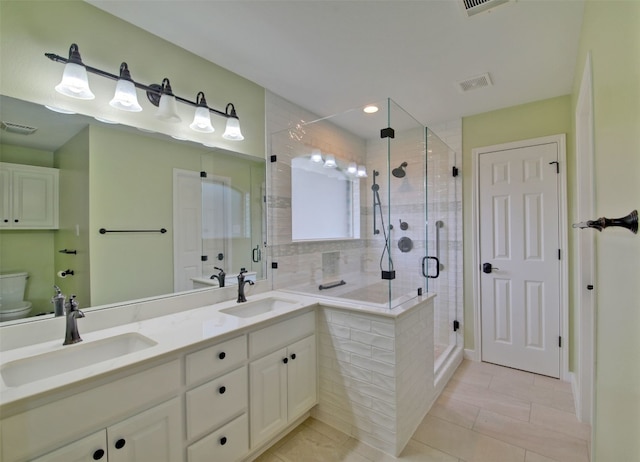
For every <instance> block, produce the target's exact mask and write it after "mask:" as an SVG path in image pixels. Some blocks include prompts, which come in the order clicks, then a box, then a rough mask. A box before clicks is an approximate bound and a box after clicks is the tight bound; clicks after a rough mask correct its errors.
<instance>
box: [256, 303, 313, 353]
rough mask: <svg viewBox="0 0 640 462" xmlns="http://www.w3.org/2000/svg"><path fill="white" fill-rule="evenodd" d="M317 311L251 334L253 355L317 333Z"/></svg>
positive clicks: (267, 351)
mask: <svg viewBox="0 0 640 462" xmlns="http://www.w3.org/2000/svg"><path fill="white" fill-rule="evenodd" d="M315 330H316V313H315V311H310V312H308V313H305V314H302V315H300V316H296V317H295V318H291V319H287V320H286V321H282V322H279V323H277V324H273V325H271V326H269V327H265V328H264V329H260V330H258V331H255V332H251V333H250V334H249V349H250V354H251V357H256V356H261V355H263V354H266V353H269V352H271V351H273V350H276V349H278V348H282V347H284V346H287V345H289V344H291V343H293V342H294V341H296V340H298V339H301V338H303V337H306V336H308V335H310V334H313V333H315Z"/></svg>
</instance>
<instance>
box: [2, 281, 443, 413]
mask: <svg viewBox="0 0 640 462" xmlns="http://www.w3.org/2000/svg"><path fill="white" fill-rule="evenodd" d="M432 297H434V295H433V294H426V295H424V296H421V297H418V298H417V299H414V300H413V301H412V303H410V304H409V303H407V304H405V305H403V306H400V307H398V308H396V309H394V310H392V311H389V310H382V309H379V308H372V307H368V306H367V305H366V304H358V303H351V302H344V303H342V302H335V301H332V300H323V299H318V298H314V297H309V296H305V295H302V294H297V293H290V292H286V291H269V292H263V293H260V294H254V295H252V296H251V297H250V298H249V300H248V303H250V302H255V301H259V300H263V299H267V298H277V299H282V300H286V301H290V302H293V303H288V304H283V305H284V306H282V307H278V308H276V309H274V310H272V311H269V312H266V313H264V314H259V315H256V316H252V317H249V318H242V317H236V316H233V315H229V314H225V313H222V312H221V310H224V309H227V308H231V307H234V306H238V303H237V302H236V301H235V300H229V301H225V302H221V303H216V304H213V305H207V306H202V307H199V308H193V309H189V310H186V311H178V312H176V313H173V314H166V315H163V316H159V317H154V318H150V319H145V320H141V321H137V322H131V323H126V324H122V325H118V326H115V327H110V328H106V329H102V330H95V331H93V332H87V333H83V331H82V321H83V319H82V318H81V319H78V328H79V331H80V334H81V336H82V339H83V341H82V342H80V343H77V344H74V345H67V346H63V345H62V340H63V338H64V331H61V332H60V337H59V338H57V339H56V340H50V341H45V342H42V343H37V344H33V345H28V346H22V347H20V348H15V349H8V350H4V351H2V352H0V354H1V357H0V368H4V367H5V366H6V365H8V363H12V362H13V361H18V360H22V359H25V358H30V357H34V356H38V355H41V354H45V353H50V352H55V351H59V350H64V349H74V348H83V346H86V345H88V344H89V343H91V342H96V341H100V340H104V339H108V338H110V337H115V336H118V335H122V334H127V333H137V334H139V335H143V336H144V337H147V338H149V339H151V340H152V341H153V342H156V344H155V345H153V346H151V347H148V348H145V349H142V350H139V351H136V352H133V353H129V354H125V355H123V356H120V357H117V358H115V359H109V360H105V361H101V362H98V363H95V364H92V365H88V366H85V367H81V368H78V369H74V370H71V371H69V372H64V373H61V374H57V375H53V376H49V377H46V378H44V379H42V380H36V381H32V382H30V383H27V384H25V385H19V386H13V387H10V386H7V385H6V384H5V383H4V380H2V379H1V378H0V410H2V407H4V406H7V405H9V404H13V403H16V402H18V401H21V400H24V399H29V398H33V397H36V396H42V395H43V394H45V393H49V392H52V391H54V390H59V389H61V388H62V387H65V386H69V385H71V384H74V383H77V382H82V381H85V380H89V379H94V378H98V377H100V376H104V375H105V374H109V373H113V372H116V371H118V370H121V369H123V368H126V367H131V366H135V365H137V364H139V363H142V362H144V361H149V360H152V359H154V358H160V357H162V356H165V355H169V354H171V353H176V352H178V351H180V350H182V349H186V348H190V347H194V346H197V345H198V343H201V342H205V341H207V342H209V341H211V340H212V339H215V338H216V337H219V338H221V339H222V338H226V337H231V336H232V335H233V334H234V333H237V334H238V335H239V334H241V333H244V332H245V331H247V330H248V329H249V328H256V327H259V326H260V325H261V324H265V323H268V322H270V321H273V320H275V319H277V318H280V317H283V316H286V315H290V314H293V313H295V312H298V311H303V310H305V309H309V308H313V307H315V306H316V305H317V304H319V303H320V304H322V305H323V306H328V307H332V308H339V309H345V310H352V311H356V312H359V313H367V314H373V315H379V316H385V317H392V318H395V317H398V316H400V315H402V314H403V313H406V312H407V311H410V310H411V309H412V308H413V307H415V306H418V305H420V304H421V302H423V301H426V300H428V299H430V298H432ZM91 314H92V313H90V312H89V313H88V314H87V316H91ZM58 319H59V318H58Z"/></svg>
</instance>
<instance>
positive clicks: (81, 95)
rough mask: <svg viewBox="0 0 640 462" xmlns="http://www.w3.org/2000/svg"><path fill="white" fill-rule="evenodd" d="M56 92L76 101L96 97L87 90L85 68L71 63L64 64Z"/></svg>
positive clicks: (87, 83) (87, 81) (87, 79)
mask: <svg viewBox="0 0 640 462" xmlns="http://www.w3.org/2000/svg"><path fill="white" fill-rule="evenodd" d="M56 91H57V92H58V93H61V94H63V95H65V96H70V97H71V98H77V99H94V98H95V97H96V96H95V95H94V94H93V93H92V92H91V89H90V88H89V78H88V77H87V70H86V69H85V67H84V66H82V65H81V64H75V63H71V62H69V63H67V64H65V66H64V72H63V74H62V80H61V81H60V83H59V84H58V85H56Z"/></svg>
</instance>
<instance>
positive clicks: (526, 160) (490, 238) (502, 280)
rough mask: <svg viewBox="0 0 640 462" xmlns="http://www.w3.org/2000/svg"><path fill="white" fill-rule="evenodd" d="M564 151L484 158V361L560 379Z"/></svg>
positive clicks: (543, 148) (541, 148)
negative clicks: (560, 189)
mask: <svg viewBox="0 0 640 462" xmlns="http://www.w3.org/2000/svg"><path fill="white" fill-rule="evenodd" d="M557 162H558V145H557V143H545V144H539V145H533V146H526V147H517V148H514V149H506V150H499V151H494V152H484V153H481V154H480V155H479V159H478V167H479V182H478V195H479V196H478V197H479V210H478V217H479V218H478V220H479V225H480V228H479V229H480V236H479V246H480V248H479V256H480V263H481V268H480V270H481V271H482V273H481V275H480V303H481V307H480V315H481V327H482V360H483V361H487V362H492V363H496V364H501V365H504V366H508V367H514V368H517V369H523V370H528V371H531V372H535V373H539V374H544V375H548V376H552V377H559V376H560V348H559V340H560V261H559V258H560V251H559V249H560V245H559V221H558V210H559V194H558V174H557V167H558V163H557Z"/></svg>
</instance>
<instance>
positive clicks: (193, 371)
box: [185, 335, 249, 462]
mask: <svg viewBox="0 0 640 462" xmlns="http://www.w3.org/2000/svg"><path fill="white" fill-rule="evenodd" d="M246 361H247V337H246V335H241V336H239V337H236V338H234V339H231V340H228V341H226V342H222V343H219V344H216V345H214V346H210V347H207V348H205V349H203V350H200V351H197V352H195V353H191V354H189V355H187V356H186V382H187V386H189V385H193V384H197V383H199V382H201V381H202V380H207V379H209V380H208V381H207V382H205V383H203V384H202V385H199V386H196V387H195V388H193V389H190V390H188V391H187V392H186V399H185V402H186V421H187V440H188V441H194V442H193V443H192V444H190V445H189V446H188V447H187V460H188V462H210V461H211V460H212V455H214V454H215V457H216V460H221V461H222V460H224V461H225V462H234V461H237V460H240V459H241V458H242V457H243V456H244V455H246V453H247V452H248V451H249V425H248V416H247V410H248V385H247V365H246ZM229 369H232V370H231V371H229ZM227 371H228V372H227ZM198 438H200V439H199V440H198Z"/></svg>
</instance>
